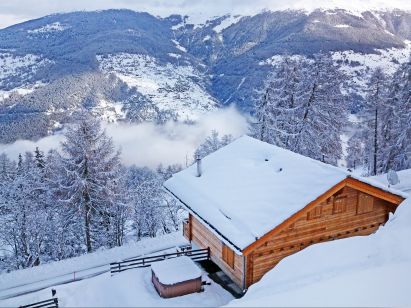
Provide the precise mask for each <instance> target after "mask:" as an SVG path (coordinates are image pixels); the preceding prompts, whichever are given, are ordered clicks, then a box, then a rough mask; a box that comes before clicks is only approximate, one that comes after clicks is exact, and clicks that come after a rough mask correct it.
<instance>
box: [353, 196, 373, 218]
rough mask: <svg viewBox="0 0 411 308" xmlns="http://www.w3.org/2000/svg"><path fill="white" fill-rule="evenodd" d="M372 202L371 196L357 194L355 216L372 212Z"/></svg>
mask: <svg viewBox="0 0 411 308" xmlns="http://www.w3.org/2000/svg"><path fill="white" fill-rule="evenodd" d="M361 199H363V200H361ZM374 201H375V200H374V197H373V196H371V195H369V194H366V193H363V192H359V193H358V200H357V215H362V214H367V213H371V212H372V211H374V207H375V206H374Z"/></svg>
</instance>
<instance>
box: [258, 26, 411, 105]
mask: <svg viewBox="0 0 411 308" xmlns="http://www.w3.org/2000/svg"><path fill="white" fill-rule="evenodd" d="M334 27H337V28H347V27H348V25H344V24H339V25H336V26H334ZM404 44H405V48H388V49H376V50H375V53H359V52H354V51H353V50H345V51H336V52H333V53H332V58H333V60H334V62H336V63H338V64H339V69H340V71H341V72H342V73H344V74H345V75H347V76H348V77H349V78H347V85H348V88H347V87H346V86H344V89H343V90H344V91H345V92H346V91H347V90H348V91H350V92H355V93H357V94H359V95H362V96H363V97H365V93H366V91H365V89H366V84H367V80H368V78H369V77H370V75H371V74H372V72H373V71H374V70H375V69H376V68H377V67H381V68H382V69H383V71H384V73H385V74H387V75H392V74H394V72H395V71H396V70H397V69H398V68H399V66H400V65H401V64H402V63H404V62H406V61H407V60H408V59H409V56H410V53H411V41H408V40H406V41H404ZM283 57H284V56H282V55H274V56H272V57H270V58H268V59H266V60H264V61H261V62H259V65H271V66H275V65H277V64H278V63H279V62H280V61H281V60H282V59H283ZM290 58H291V59H293V60H298V59H304V58H305V59H306V57H304V56H303V55H292V56H290Z"/></svg>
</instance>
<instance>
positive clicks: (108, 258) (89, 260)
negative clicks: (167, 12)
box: [0, 232, 188, 306]
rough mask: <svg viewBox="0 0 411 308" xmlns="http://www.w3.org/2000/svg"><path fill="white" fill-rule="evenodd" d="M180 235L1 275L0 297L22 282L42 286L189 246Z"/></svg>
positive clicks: (140, 242) (171, 235) (146, 240)
mask: <svg viewBox="0 0 411 308" xmlns="http://www.w3.org/2000/svg"><path fill="white" fill-rule="evenodd" d="M180 233H181V232H176V233H171V234H167V235H164V236H159V237H156V238H149V239H143V240H141V241H139V242H135V243H130V244H127V245H124V246H122V247H116V248H112V249H107V250H100V251H97V252H94V253H90V254H86V255H82V256H80V257H76V258H70V259H66V260H62V261H57V262H52V263H48V264H44V265H42V266H38V267H33V268H28V269H24V270H18V271H13V272H10V273H8V274H2V275H0V298H1V297H2V296H4V295H6V293H8V292H6V291H5V290H6V289H10V288H13V287H16V286H19V285H21V284H23V283H24V284H29V283H40V282H43V281H44V280H48V279H54V278H56V277H58V276H64V275H70V276H72V275H73V273H74V272H77V273H79V272H81V271H86V270H88V269H90V268H97V267H102V269H103V270H104V269H108V265H109V264H110V263H111V262H117V261H120V260H124V259H127V258H132V257H136V256H140V255H144V254H150V253H153V252H156V251H159V250H164V249H167V248H170V247H177V246H181V245H186V244H187V243H188V242H187V240H186V239H185V238H184V237H183V236H182V235H181V234H180ZM102 269H100V270H102ZM12 291H13V290H12ZM21 291H22V290H21ZM13 292H14V291H13ZM0 306H1V305H0Z"/></svg>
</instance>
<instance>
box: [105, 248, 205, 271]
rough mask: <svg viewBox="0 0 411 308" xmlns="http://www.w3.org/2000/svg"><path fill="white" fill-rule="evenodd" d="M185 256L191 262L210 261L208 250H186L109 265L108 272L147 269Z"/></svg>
mask: <svg viewBox="0 0 411 308" xmlns="http://www.w3.org/2000/svg"><path fill="white" fill-rule="evenodd" d="M181 256H187V257H190V258H191V259H192V260H193V261H202V260H210V248H205V249H196V250H187V251H179V252H174V253H168V254H163V255H156V256H149V257H142V258H135V259H129V260H126V261H121V262H113V263H110V272H111V274H114V273H120V272H123V271H126V270H129V269H133V268H140V267H148V266H150V265H151V264H152V263H154V262H158V261H163V260H166V259H171V258H176V257H181Z"/></svg>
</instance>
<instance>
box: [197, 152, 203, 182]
mask: <svg viewBox="0 0 411 308" xmlns="http://www.w3.org/2000/svg"><path fill="white" fill-rule="evenodd" d="M196 162H197V177H200V176H201V173H202V170H201V157H200V155H196Z"/></svg>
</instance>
